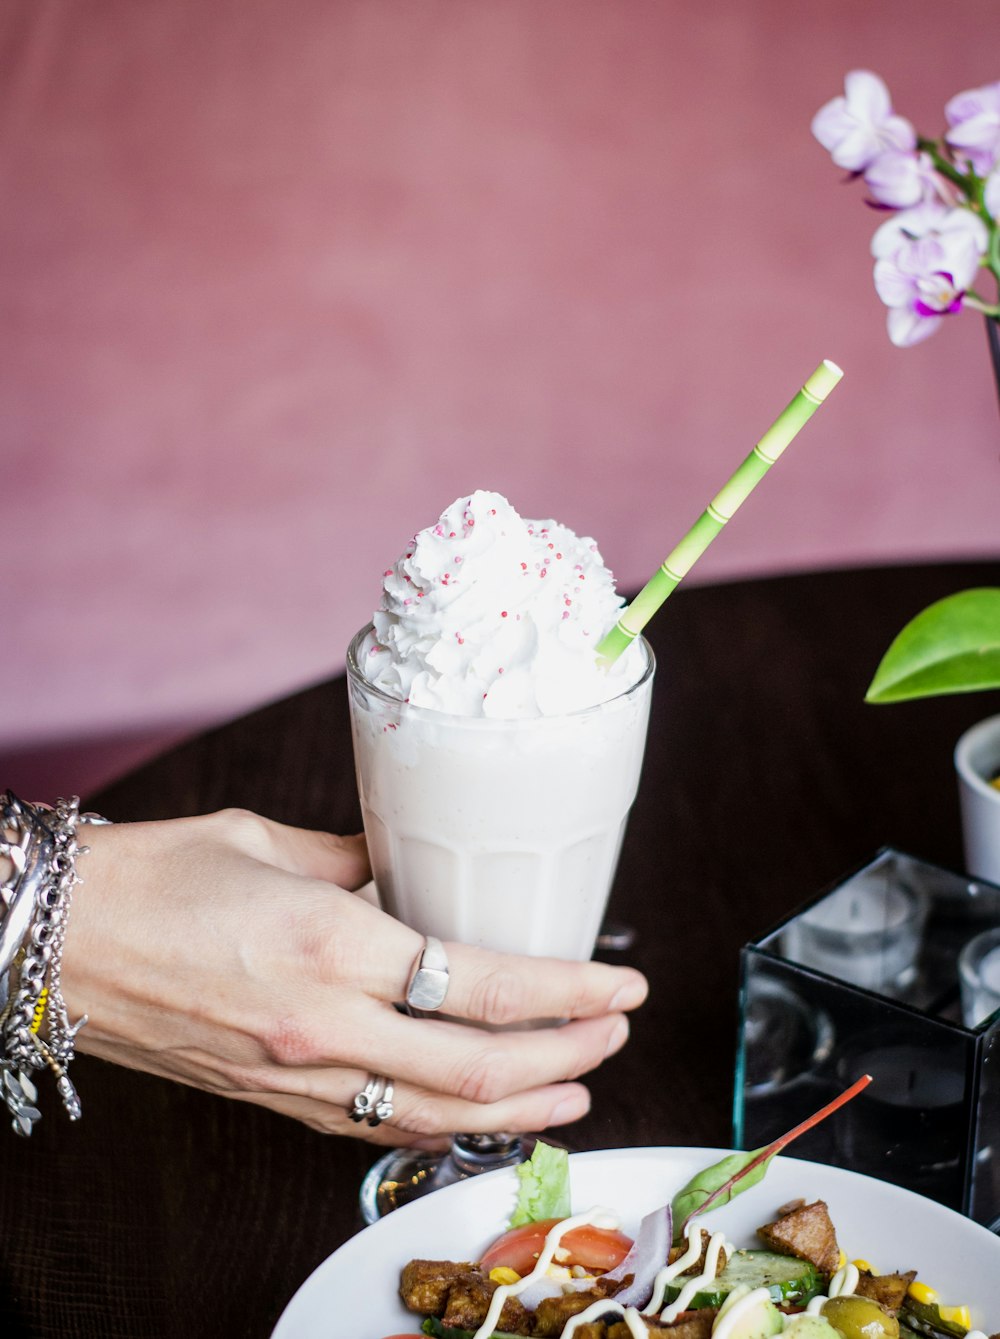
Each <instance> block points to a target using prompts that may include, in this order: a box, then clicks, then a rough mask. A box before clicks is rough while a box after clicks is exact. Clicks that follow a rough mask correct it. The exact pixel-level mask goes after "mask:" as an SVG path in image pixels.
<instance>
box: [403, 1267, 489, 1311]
mask: <svg viewBox="0 0 1000 1339" xmlns="http://www.w3.org/2000/svg"><path fill="white" fill-rule="evenodd" d="M477 1270H478V1266H477V1265H473V1264H468V1263H466V1264H456V1263H455V1261H453V1260H411V1261H410V1263H409V1264H408V1265H405V1266H404V1267H403V1276H402V1278H401V1279H400V1283H399V1295H400V1297H401V1298H402V1299H403V1305H404V1306H405V1307H406V1308H407V1309H408V1310H409V1311H418V1312H419V1313H420V1314H421V1315H422V1316H440V1315H441V1314H442V1313H443V1311H444V1308H445V1302H446V1301H447V1299H448V1290H449V1288H450V1287H451V1285H452V1284H453V1283H454V1282H455V1280H456V1279H458V1278H460V1277H461V1276H462V1275H463V1274H470V1273H474V1272H476V1271H477Z"/></svg>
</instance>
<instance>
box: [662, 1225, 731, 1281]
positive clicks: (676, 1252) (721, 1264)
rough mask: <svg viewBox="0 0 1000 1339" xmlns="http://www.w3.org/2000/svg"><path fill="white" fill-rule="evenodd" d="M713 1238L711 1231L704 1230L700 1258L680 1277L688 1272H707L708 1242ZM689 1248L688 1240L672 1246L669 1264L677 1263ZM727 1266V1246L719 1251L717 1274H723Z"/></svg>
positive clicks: (668, 1257)
mask: <svg viewBox="0 0 1000 1339" xmlns="http://www.w3.org/2000/svg"><path fill="white" fill-rule="evenodd" d="M711 1240H712V1236H711V1233H709V1232H702V1234H701V1255H699V1256H698V1259H697V1260H696V1261H695V1262H694V1264H693V1265H691V1266H689V1268H687V1269H685V1271H684V1274H681V1275H679V1276H678V1277H680V1278H683V1277H684V1276H685V1275H687V1274H704V1272H705V1257H706V1255H707V1254H708V1244H709V1242H710V1241H711ZM688 1249H689V1247H688V1243H687V1242H686V1241H685V1242H682V1243H681V1245H679V1246H671V1248H670V1251H669V1253H668V1254H667V1264H669V1265H672V1264H676V1262H677V1261H678V1260H679V1259H680V1258H681V1256H682V1255H684V1254H685V1252H686V1251H687V1250H688ZM725 1267H726V1252H725V1248H723V1249H722V1250H721V1251H719V1260H718V1264H717V1265H716V1269H715V1272H716V1273H717V1274H721V1273H722V1271H723V1270H724V1269H725Z"/></svg>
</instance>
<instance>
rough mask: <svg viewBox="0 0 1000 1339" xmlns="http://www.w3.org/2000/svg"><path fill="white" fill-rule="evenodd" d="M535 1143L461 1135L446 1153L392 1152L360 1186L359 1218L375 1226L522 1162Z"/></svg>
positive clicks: (523, 1137)
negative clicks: (435, 1194)
mask: <svg viewBox="0 0 1000 1339" xmlns="http://www.w3.org/2000/svg"><path fill="white" fill-rule="evenodd" d="M536 1141H537V1136H536V1135H533V1134H520V1135H517V1134H459V1135H456V1136H455V1138H454V1139H453V1140H452V1145H451V1148H450V1149H449V1150H448V1151H447V1153H422V1152H420V1151H419V1150H418V1149H411V1148H394V1149H392V1150H391V1151H390V1152H388V1153H386V1154H385V1155H384V1156H383V1157H381V1158H379V1160H378V1162H376V1163H375V1164H374V1165H373V1166H372V1167H370V1168H369V1169H368V1172H367V1174H366V1176H365V1179H364V1180H363V1181H362V1182H361V1215H362V1217H363V1218H364V1220H365V1222H366V1223H375V1222H377V1221H378V1220H379V1219H380V1218H384V1217H385V1216H386V1214H388V1213H392V1211H393V1209H398V1208H400V1207H401V1205H403V1204H409V1203H410V1202H411V1201H412V1200H416V1199H420V1198H421V1197H422V1196H423V1195H429V1194H430V1193H431V1191H433V1190H441V1189H442V1188H443V1187H444V1186H451V1185H454V1184H455V1183H456V1182H457V1181H465V1180H466V1179H467V1178H468V1177H470V1176H478V1175H479V1174H480V1172H492V1171H496V1169H497V1168H498V1167H514V1166H516V1165H517V1164H518V1163H519V1162H526V1161H527V1160H528V1158H530V1157H531V1154H532V1150H533V1149H534V1147H535V1143H536ZM553 1142H554V1141H553Z"/></svg>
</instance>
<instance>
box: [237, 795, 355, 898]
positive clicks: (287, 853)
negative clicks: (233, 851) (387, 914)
mask: <svg viewBox="0 0 1000 1339" xmlns="http://www.w3.org/2000/svg"><path fill="white" fill-rule="evenodd" d="M213 817H214V818H215V819H217V820H218V821H219V823H220V826H221V825H222V824H228V825H231V826H233V827H234V829H237V830H239V840H240V841H241V842H242V843H243V844H244V849H246V851H247V853H248V854H250V855H253V856H256V858H257V859H259V860H261V861H262V862H264V863H265V864H268V865H273V866H275V867H276V868H277V869H281V870H284V871H285V872H286V873H288V874H298V875H301V876H302V877H303V878H307V879H322V880H323V881H324V883H335V884H337V885H338V887H340V888H346V889H348V890H349V891H350V892H353V891H354V890H355V889H357V888H360V887H361V886H362V884H365V883H367V882H368V880H369V879H370V878H371V876H372V871H371V865H370V863H369V860H368V847H367V845H366V844H365V837H364V833H363V832H362V833H358V834H357V835H356V836H353V837H338V836H336V835H335V834H334V833H332V832H313V831H311V830H310V829H308V828H293V827H289V826H288V825H287V824H285V823H276V822H274V821H273V820H272V819H270V818H261V817H260V816H259V815H258V814H251V813H244V812H243V811H242V810H232V809H228V810H223V811H222V813H220V814H216V815H213Z"/></svg>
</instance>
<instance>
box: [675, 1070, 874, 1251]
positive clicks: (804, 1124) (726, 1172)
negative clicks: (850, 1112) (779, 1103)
mask: <svg viewBox="0 0 1000 1339" xmlns="http://www.w3.org/2000/svg"><path fill="white" fill-rule="evenodd" d="M871 1081H872V1076H871V1075H870V1074H862V1075H861V1077H860V1078H859V1079H855V1080H854V1082H853V1083H852V1084H851V1086H850V1087H849V1088H845V1089H844V1091H843V1092H842V1093H838V1095H837V1096H836V1097H835V1098H834V1099H833V1101H832V1102H827V1104H826V1106H824V1107H820V1109H819V1111H814V1112H813V1114H812V1115H811V1116H807V1117H806V1119H805V1120H804V1121H800V1122H799V1123H798V1125H794V1126H793V1127H792V1128H791V1129H790V1130H788V1131H787V1132H786V1133H785V1134H783V1135H782V1136H781V1138H780V1139H775V1140H774V1142H773V1143H771V1144H767V1145H765V1147H763V1148H755V1149H754V1150H753V1152H752V1153H729V1154H727V1156H726V1157H724V1158H723V1159H722V1161H721V1162H716V1163H713V1165H712V1166H711V1167H706V1168H705V1170H704V1171H702V1172H698V1174H697V1175H696V1176H693V1177H692V1178H691V1180H690V1181H689V1182H688V1183H687V1185H686V1186H685V1187H684V1189H683V1190H679V1191H678V1192H677V1194H676V1195H675V1196H674V1200H673V1203H672V1204H671V1206H670V1208H671V1210H672V1212H673V1216H674V1241H675V1243H676V1242H679V1241H680V1240H681V1238H682V1237H683V1236H684V1229H685V1227H687V1224H688V1222H689V1221H690V1219H692V1218H693V1217H694V1216H695V1214H700V1213H704V1212H705V1210H706V1209H709V1208H714V1207H715V1205H717V1204H728V1203H729V1201H730V1200H732V1199H735V1198H736V1196H737V1195H740V1194H742V1193H743V1191H744V1190H749V1189H750V1187H751V1186H755V1185H756V1184H757V1183H758V1181H762V1180H763V1179H764V1177H765V1176H766V1174H767V1169H768V1168H769V1167H770V1165H771V1163H772V1162H773V1161H774V1158H775V1157H776V1156H777V1154H779V1153H780V1152H781V1151H782V1149H785V1148H787V1147H788V1145H789V1144H791V1143H794V1141H795V1140H796V1139H798V1138H799V1136H800V1135H803V1134H805V1133H806V1132H807V1131H808V1130H811V1129H813V1128H814V1127H815V1126H817V1125H819V1123H820V1122H821V1121H824V1120H826V1118H827V1117H828V1116H832V1115H833V1113H834V1112H835V1111H839V1110H840V1108H841V1107H842V1106H843V1105H844V1104H845V1103H846V1102H850V1101H852V1100H853V1099H854V1098H855V1097H857V1095H858V1093H860V1092H863V1091H864V1089H865V1088H867V1087H868V1085H869V1084H870V1083H871Z"/></svg>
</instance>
